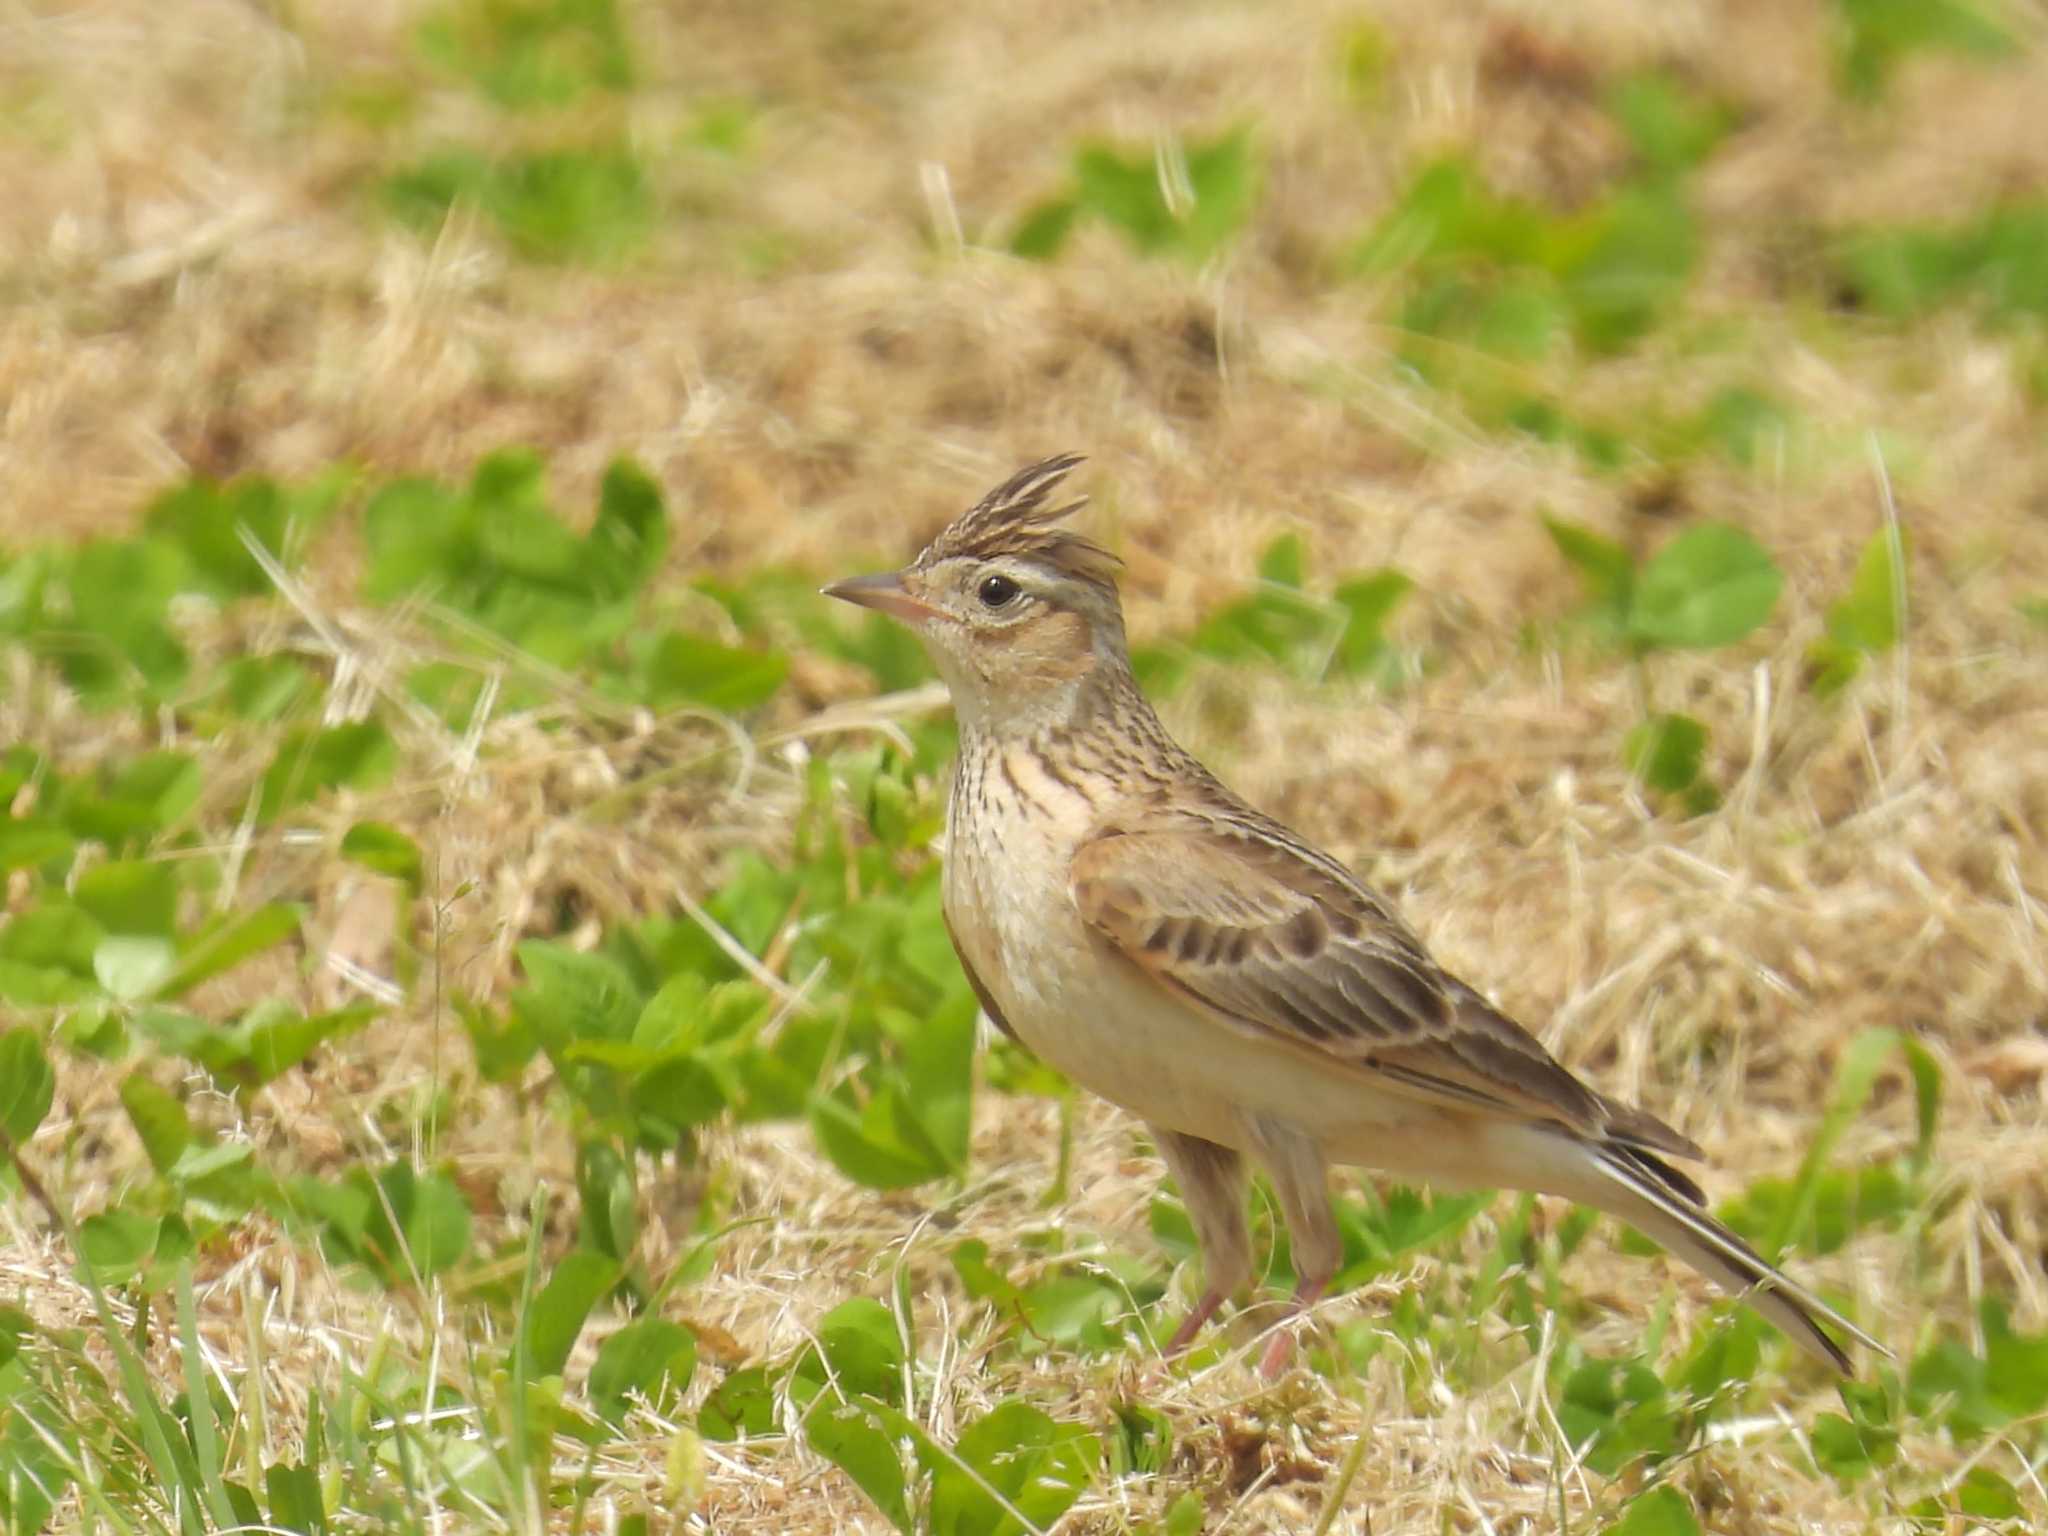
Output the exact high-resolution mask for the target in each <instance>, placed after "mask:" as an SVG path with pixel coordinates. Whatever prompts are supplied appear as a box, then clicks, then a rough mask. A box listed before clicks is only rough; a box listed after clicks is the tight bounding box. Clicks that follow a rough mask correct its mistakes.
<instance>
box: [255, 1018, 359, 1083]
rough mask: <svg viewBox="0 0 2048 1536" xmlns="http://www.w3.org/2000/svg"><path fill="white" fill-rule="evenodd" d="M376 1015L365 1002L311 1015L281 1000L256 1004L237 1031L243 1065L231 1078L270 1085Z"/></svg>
mask: <svg viewBox="0 0 2048 1536" xmlns="http://www.w3.org/2000/svg"><path fill="white" fill-rule="evenodd" d="M376 1016H377V1010H376V1008H375V1007H373V1006H372V1005H370V1004H368V1003H356V1004H352V1005H351V1006H349V1007H347V1008H337V1009H335V1010H333V1011H332V1012H330V1013H314V1014H301V1013H299V1012H298V1011H297V1010H296V1009H294V1008H292V1007H291V1006H290V1005H289V1004H287V1003H284V1002H282V1001H276V1000H274V1001H273V1002H272V1003H271V1004H269V1005H264V1004H258V1005H257V1006H256V1007H255V1008H253V1009H251V1010H250V1012H249V1014H248V1015H247V1016H246V1017H245V1018H244V1019H243V1020H242V1022H241V1024H240V1025H239V1026H238V1028H237V1033H238V1034H239V1035H240V1037H241V1056H242V1060H243V1062H244V1063H245V1066H244V1069H243V1070H242V1071H241V1072H239V1073H237V1074H235V1076H237V1077H238V1078H239V1080H241V1081H242V1082H244V1083H246V1084H247V1085H248V1086H250V1087H261V1086H262V1085H263V1084H265V1083H269V1082H274V1081H275V1080H276V1079H278V1078H280V1077H282V1076H283V1075H284V1074H285V1073H287V1072H289V1071H290V1070H291V1069H292V1068H293V1067H296V1066H298V1065H300V1064H301V1063H303V1062H304V1061H305V1060H306V1058H307V1057H309V1056H311V1055H312V1054H313V1052H314V1051H316V1050H318V1049H319V1048H320V1047H321V1046H323V1045H325V1044H326V1043H327V1042H328V1041H330V1040H338V1039H340V1038H341V1037H342V1036H344V1035H351V1034H354V1033H355V1032H356V1031H357V1030H359V1029H361V1028H362V1027H363V1026H364V1025H365V1024H367V1023H369V1021H370V1020H371V1019H373V1018H375V1017H376Z"/></svg>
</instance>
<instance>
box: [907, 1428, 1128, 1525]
mask: <svg viewBox="0 0 2048 1536" xmlns="http://www.w3.org/2000/svg"><path fill="white" fill-rule="evenodd" d="M918 1451H919V1459H920V1460H921V1461H922V1462H923V1463H924V1466H925V1471H926V1472H927V1474H928V1475H929V1476H930V1478H931V1509H930V1526H931V1531H932V1533H933V1536H1020V1533H1021V1531H1022V1530H1023V1527H1021V1526H1020V1525H1019V1524H1018V1523H1017V1521H1016V1520H1015V1518H1013V1517H1012V1516H1011V1515H1010V1514H1009V1512H1008V1511H1007V1510H1005V1509H1004V1508H1003V1507H1002V1505H1000V1504H998V1503H997V1502H996V1501H995V1500H994V1499H993V1498H991V1497H989V1493H988V1492H987V1491H986V1490H988V1489H993V1490H994V1491H995V1492H996V1493H998V1494H1001V1495H1002V1496H1003V1498H1004V1499H1006V1500H1007V1501H1008V1502H1009V1504H1010V1505H1011V1506H1012V1507H1013V1508H1015V1509H1016V1510H1017V1512H1018V1513H1019V1514H1021V1515H1023V1516H1024V1518H1025V1519H1026V1520H1028V1521H1030V1522H1031V1524H1032V1525H1033V1526H1035V1527H1036V1528H1038V1529H1039V1530H1049V1529H1050V1528H1051V1527H1052V1526H1053V1525H1054V1524H1055V1523H1056V1522H1057V1521H1058V1520H1059V1518H1060V1516H1061V1515H1063V1514H1065V1513H1066V1512H1067V1509H1068V1508H1069V1507H1070V1506H1071V1505H1072V1504H1073V1502H1074V1500H1075V1499H1077V1498H1079V1497H1080V1496H1081V1492H1082V1490H1083V1489H1084V1488H1086V1487H1087V1486H1088V1483H1089V1480H1090V1479H1091V1478H1092V1477H1093V1476H1094V1475H1095V1469H1096V1466H1097V1464H1098V1463H1099V1462H1100V1461H1101V1459H1102V1447H1101V1443H1100V1442H1099V1441H1098V1440H1097V1439H1096V1438H1095V1436H1093V1435H1091V1434H1089V1433H1087V1432H1086V1431H1085V1430H1083V1429H1082V1428H1081V1427H1080V1426H1079V1425H1076V1424H1060V1423H1057V1422H1055V1421H1054V1420H1053V1419H1052V1418H1050V1417H1048V1416H1047V1415H1046V1414H1044V1413H1043V1412H1041V1411H1040V1410H1038V1409H1036V1408H1034V1407H1032V1406H1031V1405H1030V1404H1029V1403H1025V1402H1020V1401H1018V1400H1016V1399H1011V1400H1009V1401H1007V1402H1003V1403H999V1404H997V1405H996V1406H995V1407H994V1408H992V1409H990V1410H989V1412H987V1413H986V1414H984V1415H983V1416H982V1417H981V1418H980V1419H978V1420H976V1421H975V1422H974V1423H973V1424H971V1425H970V1426H968V1428H967V1430H966V1432H965V1433H964V1434H962V1435H961V1436H960V1440H959V1443H958V1444H957V1445H956V1446H955V1447H954V1448H953V1454H952V1455H951V1456H947V1455H945V1454H944V1453H942V1452H941V1451H939V1449H938V1448H937V1447H935V1446H932V1445H931V1444H930V1443H929V1442H924V1441H921V1442H920V1443H919V1446H918ZM963 1463H964V1465H965V1467H967V1468H972V1469H973V1472H974V1473H975V1474H977V1475H976V1476H972V1477H971V1476H969V1475H968V1473H967V1472H966V1471H965V1470H963V1466H962V1464H963Z"/></svg>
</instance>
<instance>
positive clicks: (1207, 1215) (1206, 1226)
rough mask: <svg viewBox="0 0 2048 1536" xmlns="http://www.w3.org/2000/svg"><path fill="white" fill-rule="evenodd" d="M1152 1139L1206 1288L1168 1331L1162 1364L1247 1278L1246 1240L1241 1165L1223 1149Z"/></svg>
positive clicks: (1167, 1134) (1157, 1131)
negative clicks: (1189, 1227)
mask: <svg viewBox="0 0 2048 1536" xmlns="http://www.w3.org/2000/svg"><path fill="white" fill-rule="evenodd" d="M1151 1130H1152V1139H1153V1141H1154V1142H1155V1143H1156V1144H1157V1145H1158V1148H1159V1155H1160V1156H1161V1157H1163V1158H1165V1159H1166V1167H1167V1171H1168V1172H1170V1173H1171V1174H1172V1175H1173V1179H1174V1182H1175V1183H1176V1184H1178V1185H1179V1186H1180V1197H1181V1200H1182V1202H1183V1203H1185V1204H1186V1206H1187V1208H1188V1219H1189V1220H1190V1221H1191V1222H1193V1224H1194V1228H1195V1239H1196V1241H1197V1242H1198V1243H1199V1244H1200V1246H1201V1250H1202V1268H1203V1270H1204V1271H1205V1276H1206V1278H1207V1280H1208V1282H1209V1286H1208V1289H1207V1290H1205V1291H1204V1292H1203V1293H1202V1299H1201V1300H1200V1301H1198V1302H1196V1303H1195V1310H1194V1311H1192V1312H1190V1313H1189V1314H1188V1315H1187V1318H1186V1320H1185V1321H1183V1322H1182V1323H1181V1325H1180V1326H1179V1327H1178V1328H1176V1329H1174V1331H1173V1337H1172V1338H1171V1339H1169V1340H1168V1341H1167V1344H1166V1348H1165V1349H1164V1350H1162V1351H1161V1352H1160V1353H1161V1354H1162V1356H1164V1357H1165V1358H1167V1359H1171V1358H1172V1357H1173V1356H1175V1355H1177V1354H1179V1353H1180V1352H1181V1351H1182V1350H1184V1349H1186V1348H1187V1347H1188V1345H1190V1344H1191V1343H1193V1342H1194V1338H1195V1335H1196V1334H1198V1333H1200V1332H1201V1331H1202V1326H1203V1324H1205V1323H1207V1322H1208V1321H1209V1319H1210V1318H1212V1317H1214V1316H1215V1315H1216V1309H1217V1308H1219V1307H1221V1306H1222V1305H1223V1303H1224V1302H1225V1301H1226V1300H1227V1299H1229V1297H1230V1296H1231V1295H1232V1293H1234V1292H1235V1291H1236V1290H1237V1288H1238V1287H1239V1286H1241V1285H1243V1284H1244V1283H1245V1281H1246V1280H1248V1279H1250V1278H1251V1272H1252V1249H1251V1234H1250V1233H1249V1232H1248V1231H1247V1229H1246V1227H1245V1219H1244V1159H1243V1158H1241V1157H1239V1156H1238V1154H1237V1153H1236V1152H1234V1151H1233V1150H1231V1149H1230V1148H1229V1147H1225V1146H1219V1145H1217V1144H1216V1143H1215V1142H1213V1141H1203V1140H1202V1139H1201V1138H1200V1137H1196V1136H1184V1135H1182V1134H1180V1133H1179V1132H1178V1131H1169V1130H1166V1129H1165V1128H1164V1127H1162V1126H1156V1125H1155V1126H1153V1127H1151Z"/></svg>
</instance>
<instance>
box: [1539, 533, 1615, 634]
mask: <svg viewBox="0 0 2048 1536" xmlns="http://www.w3.org/2000/svg"><path fill="white" fill-rule="evenodd" d="M1543 527H1544V529H1545V531H1547V532H1548V533H1549V534H1550V542H1551V543H1553V544H1555V545H1556V546H1557V552H1558V553H1559V554H1561V555H1563V556H1564V557H1565V559H1566V560H1568V561H1570V562H1571V565H1572V568H1573V569H1574V570H1576V571H1577V572H1578V573H1579V580H1580V581H1581V582H1582V583H1583V584H1584V586H1585V589H1586V609H1587V612H1588V614H1589V616H1591V617H1593V618H1595V619H1597V620H1600V621H1602V622H1604V623H1605V624H1606V625H1607V626H1609V627H1611V628H1612V629H1614V630H1616V631H1619V630H1620V629H1621V628H1622V627H1623V626H1624V625H1626V624H1627V622H1628V612H1629V606H1630V604H1631V603H1632V602H1633V601H1634V597H1635V581H1636V564H1635V561H1634V560H1632V559H1631V558H1630V557H1629V552H1628V551H1627V550H1625V549H1623V548H1622V547H1621V546H1620V545H1619V544H1617V543H1615V542H1614V541H1613V540H1612V539H1608V538H1603V537H1601V536H1600V535H1599V534H1597V533H1595V532H1593V530H1592V529H1590V528H1583V527H1581V526H1579V525H1578V524H1577V523H1568V522H1566V521H1564V520H1563V519H1562V518H1557V517H1550V516H1545V518H1544V519H1543Z"/></svg>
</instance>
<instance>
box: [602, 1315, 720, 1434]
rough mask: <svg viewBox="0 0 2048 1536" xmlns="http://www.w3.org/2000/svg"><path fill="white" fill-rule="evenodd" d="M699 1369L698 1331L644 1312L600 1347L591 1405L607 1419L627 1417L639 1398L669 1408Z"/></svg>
mask: <svg viewBox="0 0 2048 1536" xmlns="http://www.w3.org/2000/svg"><path fill="white" fill-rule="evenodd" d="M696 1369H697V1335H696V1334H694V1333H692V1332H691V1331H690V1330H689V1329H688V1328H685V1327H683V1326H682V1324H680V1323H672V1322H669V1321H668V1320H667V1319H666V1318H659V1317H644V1318H641V1319H640V1320H639V1321H638V1322H632V1323H628V1324H627V1325H626V1326H625V1327H623V1328H621V1329H620V1330H619V1331H618V1332H617V1333H614V1334H613V1335H612V1336H611V1337H610V1338H608V1339H606V1340H605V1341H604V1344H603V1345H602V1346H601V1347H600V1348H599V1350H598V1352H597V1363H596V1364H594V1365H593V1366H591V1368H590V1405H591V1407H592V1408H594V1409H595V1410H596V1411H597V1415H598V1417H599V1418H601V1419H603V1420H604V1421H605V1422H606V1423H608V1424H619V1423H622V1422H623V1421H624V1419H625V1417H626V1412H627V1410H628V1409H629V1408H630V1407H631V1406H632V1405H633V1403H634V1401H635V1400H636V1399H637V1400H639V1401H641V1402H644V1403H646V1404H647V1405H648V1407H649V1408H651V1409H653V1410H654V1411H655V1412H656V1413H665V1412H668V1411H669V1410H670V1408H671V1407H672V1406H673V1404H674V1402H675V1400H676V1399H677V1398H678V1397H680V1396H681V1395H682V1394H683V1393H684V1392H685V1391H686V1390H688V1388H689V1385H690V1377H691V1376H692V1375H693V1374H694V1373H695V1372H696Z"/></svg>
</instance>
